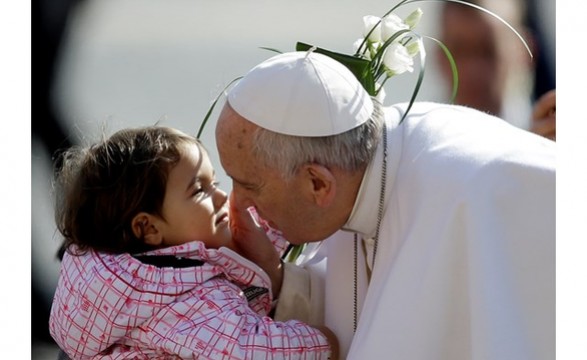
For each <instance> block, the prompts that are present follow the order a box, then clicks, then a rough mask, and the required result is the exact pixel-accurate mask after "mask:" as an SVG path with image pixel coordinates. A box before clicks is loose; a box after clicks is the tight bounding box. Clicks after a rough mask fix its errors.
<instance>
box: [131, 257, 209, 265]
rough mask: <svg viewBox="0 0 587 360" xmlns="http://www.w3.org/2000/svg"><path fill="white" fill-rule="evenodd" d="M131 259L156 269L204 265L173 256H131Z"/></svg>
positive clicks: (196, 261) (198, 261) (201, 262)
mask: <svg viewBox="0 0 587 360" xmlns="http://www.w3.org/2000/svg"><path fill="white" fill-rule="evenodd" d="M133 257H134V258H135V259H137V260H139V261H140V262H142V263H143V264H147V265H153V266H156V267H158V268H163V267H172V268H186V267H196V266H202V265H204V262H203V261H202V260H197V259H187V258H182V257H177V256H173V255H133Z"/></svg>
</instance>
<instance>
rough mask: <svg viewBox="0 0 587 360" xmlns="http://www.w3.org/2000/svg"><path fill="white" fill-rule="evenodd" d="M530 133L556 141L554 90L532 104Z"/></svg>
mask: <svg viewBox="0 0 587 360" xmlns="http://www.w3.org/2000/svg"><path fill="white" fill-rule="evenodd" d="M530 131H532V132H533V133H535V134H538V135H542V136H544V137H546V138H548V139H550V140H556V90H550V91H549V92H547V93H546V94H544V95H542V96H541V97H540V98H539V99H538V101H536V103H535V104H534V110H533V112H532V124H531V127H530Z"/></svg>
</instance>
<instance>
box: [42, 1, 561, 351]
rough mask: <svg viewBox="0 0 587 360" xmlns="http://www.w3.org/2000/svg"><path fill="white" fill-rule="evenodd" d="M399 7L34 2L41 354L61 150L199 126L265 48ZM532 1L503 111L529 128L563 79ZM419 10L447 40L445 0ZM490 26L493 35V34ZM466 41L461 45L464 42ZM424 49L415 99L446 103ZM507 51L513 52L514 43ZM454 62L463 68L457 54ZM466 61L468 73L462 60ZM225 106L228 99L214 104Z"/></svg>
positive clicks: (345, 41) (403, 94)
mask: <svg viewBox="0 0 587 360" xmlns="http://www.w3.org/2000/svg"><path fill="white" fill-rule="evenodd" d="M491 1H497V2H500V1H498V0H491ZM504 1H506V2H510V0H504ZM395 3H396V1H394V0H387V1H383V0H362V1H352V0H320V1H316V0H297V1H279V0H215V1H206V0H33V2H32V30H33V34H32V40H33V43H32V45H33V47H32V55H33V56H32V79H33V88H32V90H33V91H32V109H33V113H32V123H31V127H32V149H31V155H32V156H31V174H32V179H31V185H32V189H31V192H32V193H31V196H32V199H34V202H33V203H32V208H31V210H32V211H31V216H32V222H31V224H32V229H31V230H32V239H31V241H32V283H31V285H32V309H31V311H32V324H31V325H32V357H33V359H56V356H57V349H56V347H55V345H54V343H53V342H52V340H51V337H50V335H49V333H48V325H47V323H48V317H49V309H50V307H51V300H52V296H53V291H54V289H55V286H56V284H57V278H58V273H59V265H60V264H59V261H58V259H57V257H56V254H57V250H58V248H59V245H60V241H61V240H60V236H59V233H58V232H57V231H56V228H55V225H54V221H53V204H52V200H53V195H52V193H51V178H52V174H53V167H54V165H55V164H54V159H55V158H56V155H57V154H58V153H59V151H60V150H62V149H65V148H67V147H69V146H71V145H74V144H86V143H88V142H91V141H94V140H96V139H98V138H99V137H100V136H102V135H103V134H105V135H110V134H112V133H113V132H115V131H117V130H119V129H121V128H124V127H132V126H143V125H152V124H155V123H158V124H161V125H167V126H172V127H176V128H179V129H180V130H183V131H185V132H188V133H192V134H195V133H196V132H197V130H198V128H199V125H200V122H201V121H202V119H203V117H204V116H205V114H206V112H207V111H208V108H209V107H210V104H211V102H212V101H213V100H214V99H215V98H216V96H217V95H218V94H219V93H220V92H221V91H222V90H223V88H224V87H225V86H226V85H227V84H228V83H229V82H230V81H231V80H232V79H234V78H235V77H237V76H240V75H243V74H245V73H246V72H247V71H248V70H249V69H250V68H251V67H253V66H254V65H256V64H257V63H259V62H261V61H263V60H265V59H267V58H269V57H270V56H272V55H273V53H272V52H269V51H267V50H263V49H260V47H262V46H265V47H271V48H275V49H279V50H282V51H291V50H294V47H295V43H296V42H297V41H303V42H306V43H310V44H314V45H317V46H320V47H324V48H327V49H329V50H333V51H338V52H345V53H352V51H353V49H352V44H353V42H354V41H355V40H356V39H358V38H359V37H361V36H362V31H363V24H362V16H363V15H377V16H381V15H383V14H384V13H385V12H386V11H387V10H388V9H390V8H391V7H392V6H393V5H394V4H395ZM524 5H525V7H526V9H525V10H526V11H524V13H525V14H526V15H527V16H526V18H525V21H523V25H524V26H527V29H528V31H529V32H528V33H527V34H531V36H530V35H529V36H528V39H532V40H531V41H530V43H531V45H532V48H533V52H534V59H533V60H529V58H528V56H527V55H524V56H521V57H520V56H517V57H516V59H518V60H508V61H509V62H512V63H513V62H517V61H519V62H520V64H525V65H519V66H520V67H517V68H516V69H517V70H515V71H516V72H515V74H516V75H515V76H514V75H511V74H510V75H509V76H507V79H510V80H509V81H508V85H507V86H506V87H505V90H504V92H503V97H504V98H505V99H508V101H505V102H504V103H505V105H503V108H502V109H500V110H499V112H500V113H499V114H496V115H503V116H504V118H505V117H506V116H505V115H504V114H515V116H511V118H512V120H511V122H512V123H513V124H514V125H516V126H519V127H522V128H525V127H527V126H528V121H527V120H528V119H529V116H530V108H531V104H532V102H533V101H534V100H535V99H536V98H537V97H538V96H540V95H541V94H543V93H544V92H546V91H547V90H550V89H553V88H555V87H556V85H555V78H554V74H555V72H554V69H555V50H554V49H555V2H554V1H552V0H528V1H526V2H524ZM416 7H420V8H421V9H422V10H423V11H424V16H423V18H422V22H421V23H420V25H419V26H418V27H417V29H416V30H417V32H418V33H420V34H422V35H429V36H432V37H436V38H439V39H440V38H441V35H442V34H444V30H442V29H441V28H440V24H441V22H440V21H439V19H440V17H439V14H440V13H441V9H440V4H439V3H437V2H418V3H417V4H411V5H407V6H404V7H402V8H400V9H399V10H398V11H397V14H398V15H400V16H402V17H405V16H406V15H407V14H409V13H410V12H411V11H412V10H414V9H416ZM496 11H498V12H499V13H500V14H503V13H501V12H500V11H499V10H496ZM504 17H505V16H504ZM506 19H507V18H506ZM459 33H461V32H459ZM464 33H465V34H467V33H468V32H467V31H465V32H464ZM471 33H472V32H471ZM485 34H486V35H487V36H485V37H484V38H485V40H487V37H488V36H489V35H488V34H487V33H485ZM497 40H498V42H499V43H503V44H505V43H511V42H516V41H517V40H516V38H515V36H514V35H513V34H512V33H507V32H504V33H503V34H500V35H499V37H498V38H497ZM461 41H463V42H462V43H460V44H465V42H464V41H465V40H461ZM468 41H470V42H472V43H473V44H480V42H481V41H482V40H476V39H469V40H468ZM457 44H458V43H457ZM425 45H426V49H427V53H428V57H427V64H426V74H425V78H424V83H423V86H422V89H421V91H420V94H419V96H418V100H429V101H448V99H449V96H448V94H449V89H450V84H449V83H448V82H447V81H446V80H445V78H443V75H442V71H441V67H442V62H441V61H437V59H438V58H437V57H436V54H435V52H436V51H437V47H436V46H435V44H434V43H433V42H432V41H426V40H425ZM455 46H457V45H455ZM463 46H464V45H463ZM487 46H490V45H487ZM508 49H509V50H508ZM455 50H456V49H455ZM477 50H478V51H479V52H480V53H482V54H484V55H483V56H482V58H485V59H487V58H489V57H491V56H494V55H495V54H493V53H491V52H490V51H489V50H488V49H487V48H482V47H481V48H479V49H477ZM493 50H495V49H493ZM483 51H485V52H483ZM488 51H489V52H488ZM496 51H497V50H496ZM505 51H506V53H510V54H511V53H514V52H515V50H512V49H511V48H506V50H505ZM492 54H493V55H492ZM495 56H496V55H495ZM455 57H456V56H455ZM456 61H457V65H459V58H457V57H456ZM462 61H463V63H462V64H463V65H462V66H463V69H464V67H465V66H466V65H465V62H464V61H465V58H464V56H463V58H462ZM416 76H417V74H416V73H414V74H406V75H401V76H399V77H397V78H394V79H391V80H390V81H388V82H387V84H386V93H387V96H386V99H385V103H386V104H391V103H394V102H400V101H407V100H409V97H410V95H411V93H412V89H413V87H414V84H415V80H416ZM222 103H223V99H222V100H221V102H220V103H219V105H218V107H217V109H220V108H221V106H222ZM508 107H509V108H508ZM217 115H218V111H215V113H214V114H213V116H212V117H211V120H210V122H209V124H208V126H207V127H206V129H205V131H204V133H203V136H202V137H203V142H204V144H205V145H206V146H207V147H208V149H209V150H210V155H211V157H212V160H213V162H214V166H215V167H216V168H217V169H219V170H220V169H221V168H220V164H219V161H218V158H217V153H216V147H215V143H214V125H215V120H216V117H217ZM508 121H510V120H508ZM217 174H218V177H219V180H220V183H221V185H220V186H221V187H223V188H224V189H225V190H226V191H230V186H231V185H230V182H229V181H228V179H227V178H226V176H225V174H224V173H223V172H222V171H221V170H220V171H217Z"/></svg>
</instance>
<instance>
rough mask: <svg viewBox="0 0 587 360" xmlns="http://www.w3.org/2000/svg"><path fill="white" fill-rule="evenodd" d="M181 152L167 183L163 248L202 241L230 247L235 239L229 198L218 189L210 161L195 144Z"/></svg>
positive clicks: (209, 246) (164, 204)
mask: <svg viewBox="0 0 587 360" xmlns="http://www.w3.org/2000/svg"><path fill="white" fill-rule="evenodd" d="M182 150H183V151H182V154H181V159H180V161H179V163H178V164H177V165H176V166H175V167H173V168H172V169H171V172H170V173H169V178H168V180H167V187H166V190H165V198H164V200H163V209H162V214H163V217H164V220H163V221H162V224H161V227H160V230H161V231H162V235H163V245H164V246H173V245H179V244H183V243H186V242H190V241H194V240H199V241H203V242H204V243H205V244H206V246H207V247H208V248H219V247H221V246H228V245H230V243H231V239H232V237H231V233H230V229H229V226H228V202H227V199H228V197H227V195H226V193H225V192H224V191H222V190H220V189H218V188H217V187H216V185H217V183H216V182H215V181H216V180H215V172H214V169H213V168H212V164H211V163H210V159H209V158H208V155H207V154H206V153H204V152H202V151H201V150H200V149H199V148H198V147H197V146H196V145H192V144H189V145H186V146H184V147H183V149H182Z"/></svg>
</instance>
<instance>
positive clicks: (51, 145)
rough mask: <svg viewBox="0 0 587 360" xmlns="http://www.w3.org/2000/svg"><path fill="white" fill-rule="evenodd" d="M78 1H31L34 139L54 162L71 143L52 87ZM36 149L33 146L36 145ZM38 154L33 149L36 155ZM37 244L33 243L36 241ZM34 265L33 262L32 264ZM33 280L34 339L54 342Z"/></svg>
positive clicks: (45, 305)
mask: <svg viewBox="0 0 587 360" xmlns="http://www.w3.org/2000/svg"><path fill="white" fill-rule="evenodd" d="M77 3H78V1H75V0H33V1H32V14H31V20H32V21H31V23H32V49H31V54H32V57H31V60H32V69H31V74H32V79H33V86H32V94H31V96H32V121H31V128H32V134H31V135H32V141H33V143H34V142H40V143H41V144H42V145H43V147H44V148H45V150H46V151H47V153H48V154H49V155H50V156H51V159H52V160H53V162H54V165H55V166H59V164H58V163H55V162H56V161H57V159H58V158H59V156H58V155H59V153H60V151H61V150H64V149H67V148H69V147H70V146H71V145H72V141H71V139H70V138H69V133H68V131H67V130H66V127H65V124H64V123H63V121H62V120H61V119H59V116H58V113H57V112H56V111H55V106H54V104H53V102H52V90H53V85H54V82H55V75H56V70H57V65H58V59H59V53H60V50H61V45H62V43H63V39H64V36H65V35H66V29H67V21H68V18H69V15H70V13H71V11H72V9H73V7H74V6H75V5H76V4H77ZM33 149H34V147H33ZM35 155H36V154H35V153H34V152H33V156H35ZM33 244H34V242H33ZM33 266H34V264H33ZM39 286H42V284H35V279H32V299H31V300H32V301H31V305H32V309H31V310H32V311H31V317H32V324H31V329H32V342H33V343H34V342H35V341H45V342H52V339H51V337H50V335H49V325H48V324H49V310H50V307H51V299H46V298H45V297H44V296H43V295H42V291H41V290H40V289H39Z"/></svg>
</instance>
